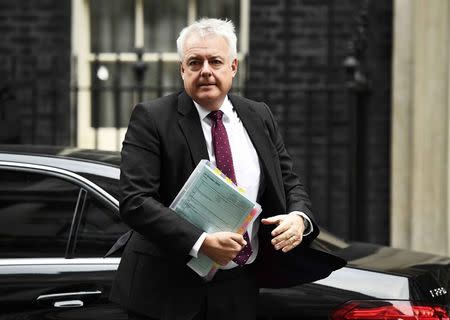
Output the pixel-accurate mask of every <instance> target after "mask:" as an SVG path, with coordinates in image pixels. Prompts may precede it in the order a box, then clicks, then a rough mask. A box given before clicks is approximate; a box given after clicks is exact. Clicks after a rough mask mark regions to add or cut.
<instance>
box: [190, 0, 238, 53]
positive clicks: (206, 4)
mask: <svg viewBox="0 0 450 320" xmlns="http://www.w3.org/2000/svg"><path fill="white" fill-rule="evenodd" d="M239 12H240V3H239V0H218V1H210V0H197V17H199V18H202V17H208V18H221V19H228V20H231V21H233V23H234V26H235V27H236V35H237V37H238V51H239V30H240V14H239Z"/></svg>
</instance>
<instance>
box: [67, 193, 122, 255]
mask: <svg viewBox="0 0 450 320" xmlns="http://www.w3.org/2000/svg"><path fill="white" fill-rule="evenodd" d="M127 231H128V228H127V226H126V225H125V224H124V223H123V222H122V221H121V220H120V217H119V213H118V211H117V210H114V209H113V208H112V207H111V206H108V205H106V203H104V202H103V201H101V200H98V199H97V198H95V197H93V196H92V195H88V197H87V198H86V202H85V205H84V210H83V215H82V217H81V220H80V225H79V228H78V233H77V238H76V245H75V256H76V257H103V256H104V255H105V254H106V253H107V252H108V250H109V249H110V248H111V247H112V245H113V244H114V243H115V242H116V240H117V239H119V238H120V236H121V235H123V234H124V233H125V232H127ZM117 255H120V253H118V254H116V256H117Z"/></svg>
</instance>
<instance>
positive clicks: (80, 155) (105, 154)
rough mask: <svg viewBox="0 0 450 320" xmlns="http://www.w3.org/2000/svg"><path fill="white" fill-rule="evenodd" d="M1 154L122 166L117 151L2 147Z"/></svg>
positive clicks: (24, 146) (5, 145) (52, 147)
mask: <svg viewBox="0 0 450 320" xmlns="http://www.w3.org/2000/svg"><path fill="white" fill-rule="evenodd" d="M0 152H1V153H12V154H23V155H33V156H45V157H55V158H65V159H75V160H84V161H89V162H98V163H102V164H107V165H111V166H114V167H118V166H120V153H119V152H117V151H106V150H94V149H80V148H74V147H65V146H44V145H7V144H4V145H0Z"/></svg>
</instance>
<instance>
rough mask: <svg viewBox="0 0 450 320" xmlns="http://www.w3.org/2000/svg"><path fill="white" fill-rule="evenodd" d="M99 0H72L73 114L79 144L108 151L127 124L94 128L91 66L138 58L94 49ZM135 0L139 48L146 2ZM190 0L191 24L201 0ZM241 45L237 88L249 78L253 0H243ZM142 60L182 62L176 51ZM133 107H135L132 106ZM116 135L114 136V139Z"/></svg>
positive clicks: (149, 54)
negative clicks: (94, 7) (94, 5)
mask: <svg viewBox="0 0 450 320" xmlns="http://www.w3.org/2000/svg"><path fill="white" fill-rule="evenodd" d="M91 1H95V0H72V17H73V19H72V50H73V59H72V83H73V85H72V87H75V88H77V91H76V92H75V95H76V96H75V97H72V103H71V104H72V108H73V109H72V114H74V115H75V117H76V119H74V121H73V124H72V125H73V126H74V127H76V128H75V130H74V131H75V132H76V133H77V137H76V138H75V141H76V144H77V145H78V146H79V147H84V148H101V149H105V150H119V149H120V146H121V142H122V141H123V139H124V137H125V132H126V127H121V128H118V129H116V128H112V127H99V128H93V127H92V115H91V108H92V106H91V93H90V90H89V88H91V85H92V83H91V82H92V78H91V65H92V64H93V63H94V62H95V61H99V62H100V63H115V62H117V61H120V62H122V63H133V62H136V61H137V60H138V57H137V53H135V52H118V53H116V52H100V53H98V54H96V53H93V52H91V48H90V40H91V39H90V30H91V26H90V20H89V17H90V5H89V4H90V2H91ZM134 1H135V39H134V43H135V47H136V48H143V47H144V1H143V0H134ZM186 1H188V7H187V8H188V10H187V23H188V24H190V23H192V22H194V21H195V20H196V19H197V16H196V15H197V0H186ZM239 4H240V8H239V11H240V21H239V25H240V29H239V35H238V38H239V41H240V48H239V52H238V60H239V61H240V63H241V67H240V77H239V79H238V81H239V83H235V86H237V87H243V85H244V84H245V78H246V74H245V72H246V70H245V69H246V68H245V65H244V64H245V57H246V56H247V54H248V51H249V25H250V0H240V1H239ZM142 60H143V61H144V62H145V63H156V62H158V61H160V60H162V61H163V63H164V62H171V63H174V62H175V63H176V62H178V61H179V59H178V54H177V53H176V52H162V53H157V52H144V53H143V55H142ZM130 107H131V106H130ZM112 137H114V138H112Z"/></svg>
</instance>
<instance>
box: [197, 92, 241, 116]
mask: <svg viewBox="0 0 450 320" xmlns="http://www.w3.org/2000/svg"><path fill="white" fill-rule="evenodd" d="M194 105H195V107H196V108H197V111H198V114H199V116H200V120H204V119H205V118H206V117H207V116H208V114H209V113H210V112H211V110H208V109H206V108H205V107H202V106H201V105H199V104H198V103H197V102H195V101H194ZM219 110H220V111H222V112H223V115H224V117H223V119H224V121H227V120H229V119H231V118H232V115H233V105H232V104H231V101H230V99H228V96H225V99H224V100H223V103H222V105H221V106H220V108H219Z"/></svg>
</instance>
